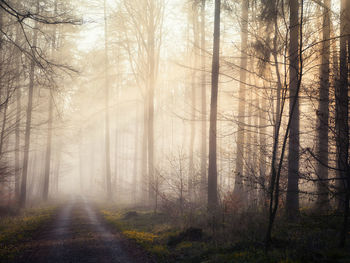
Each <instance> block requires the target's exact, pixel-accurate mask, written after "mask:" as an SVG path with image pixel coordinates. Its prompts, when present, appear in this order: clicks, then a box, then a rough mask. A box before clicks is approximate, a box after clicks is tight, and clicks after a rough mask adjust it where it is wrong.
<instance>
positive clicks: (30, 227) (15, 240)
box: [0, 207, 56, 259]
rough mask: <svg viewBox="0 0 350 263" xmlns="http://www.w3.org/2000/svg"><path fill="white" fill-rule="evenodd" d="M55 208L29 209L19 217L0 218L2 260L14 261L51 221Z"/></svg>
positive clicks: (0, 256) (0, 255)
mask: <svg viewBox="0 0 350 263" xmlns="http://www.w3.org/2000/svg"><path fill="white" fill-rule="evenodd" d="M55 211H56V208H55V207H46V208H38V209H29V210H26V211H24V212H23V213H22V214H21V215H18V216H9V217H5V218H0V259H1V258H3V259H4V258H6V259H12V258H14V257H15V256H16V255H17V254H18V253H19V252H21V250H22V247H23V245H24V244H25V243H26V242H29V241H30V240H32V239H33V234H34V233H35V232H36V231H38V229H39V228H40V227H41V226H42V225H44V224H45V223H47V222H48V221H50V219H51V218H52V217H53V215H54V212H55Z"/></svg>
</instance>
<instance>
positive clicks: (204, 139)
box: [200, 0, 208, 200]
mask: <svg viewBox="0 0 350 263" xmlns="http://www.w3.org/2000/svg"><path fill="white" fill-rule="evenodd" d="M205 1H206V0H202V4H201V70H202V73H201V95H202V98H201V102H202V105H201V106H202V109H201V111H202V127H201V129H202V133H201V189H200V192H201V197H205V195H206V189H207V183H206V177H207V158H208V156H207V85H206V84H207V83H206V72H205V56H206V53H205V52H206V44H205ZM204 199H205V198H202V200H204Z"/></svg>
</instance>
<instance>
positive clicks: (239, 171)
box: [234, 0, 249, 199]
mask: <svg viewBox="0 0 350 263" xmlns="http://www.w3.org/2000/svg"><path fill="white" fill-rule="evenodd" d="M248 9H249V1H244V0H242V16H241V58H240V60H241V61H240V73H239V74H240V75H239V81H240V83H239V102H238V120H237V122H238V127H237V146H236V152H237V154H236V172H235V175H236V179H235V187H234V193H236V194H237V195H239V196H240V198H243V199H245V198H246V196H245V193H244V189H243V160H244V149H243V147H244V129H245V126H244V125H245V89H246V82H247V62H248V59H247V47H248Z"/></svg>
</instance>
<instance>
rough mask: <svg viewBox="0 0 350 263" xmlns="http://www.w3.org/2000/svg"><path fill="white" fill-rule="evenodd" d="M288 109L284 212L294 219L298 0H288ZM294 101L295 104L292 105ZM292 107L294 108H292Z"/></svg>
mask: <svg viewBox="0 0 350 263" xmlns="http://www.w3.org/2000/svg"><path fill="white" fill-rule="evenodd" d="M289 8H290V14H289V15H290V17H289V20H290V42H289V102H290V104H289V111H290V113H289V114H290V116H291V123H290V134H289V148H288V149H289V152H288V186H287V200H286V212H287V216H288V217H289V219H294V218H295V217H296V216H297V214H298V212H299V188H298V182H299V126H300V123H299V121H300V120H299V97H298V96H299V95H298V93H297V90H298V79H299V0H289ZM294 103H295V105H293V104H294ZM293 107H294V109H293Z"/></svg>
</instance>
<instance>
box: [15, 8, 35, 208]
mask: <svg viewBox="0 0 350 263" xmlns="http://www.w3.org/2000/svg"><path fill="white" fill-rule="evenodd" d="M37 5H38V6H37V11H38V10H39V3H37ZM36 25H37V23H35V26H34V28H36ZM37 38H38V32H37V30H34V33H33V46H34V47H35V46H36V44H37ZM34 74H35V62H34V61H33V60H32V61H31V62H30V69H29V87H28V89H29V91H28V105H27V111H26V113H27V118H26V130H25V138H24V156H23V170H22V181H21V193H20V200H19V204H20V207H22V208H24V207H25V206H26V201H27V177H28V161H29V148H30V133H31V123H32V111H33V92H34Z"/></svg>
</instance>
